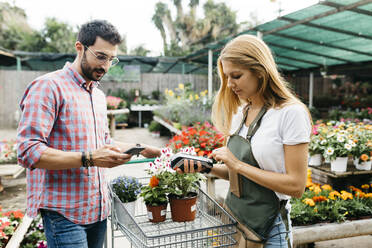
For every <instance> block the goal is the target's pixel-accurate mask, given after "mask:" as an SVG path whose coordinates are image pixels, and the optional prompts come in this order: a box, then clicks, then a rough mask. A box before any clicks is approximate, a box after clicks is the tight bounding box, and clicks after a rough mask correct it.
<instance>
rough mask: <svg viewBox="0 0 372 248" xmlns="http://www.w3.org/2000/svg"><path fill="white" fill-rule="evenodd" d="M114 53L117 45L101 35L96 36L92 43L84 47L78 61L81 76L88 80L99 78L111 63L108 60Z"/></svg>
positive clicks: (97, 79)
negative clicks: (79, 61)
mask: <svg viewBox="0 0 372 248" xmlns="http://www.w3.org/2000/svg"><path fill="white" fill-rule="evenodd" d="M116 54H117V45H112V44H111V43H109V42H108V41H105V40H104V39H102V38H101V37H97V39H96V42H95V43H94V45H92V46H89V47H85V51H84V53H83V57H82V59H81V63H80V67H81V71H82V73H83V77H84V78H85V79H87V80H89V81H99V80H101V79H102V77H103V76H104V75H105V74H106V73H107V71H108V69H109V68H110V66H111V64H112V62H111V61H110V60H112V58H114V57H115V56H116ZM102 58H103V59H102ZM105 58H106V59H105Z"/></svg>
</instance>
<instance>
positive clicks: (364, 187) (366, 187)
mask: <svg viewBox="0 0 372 248" xmlns="http://www.w3.org/2000/svg"><path fill="white" fill-rule="evenodd" d="M361 188H362V189H369V185H368V184H363V185H362V186H361Z"/></svg>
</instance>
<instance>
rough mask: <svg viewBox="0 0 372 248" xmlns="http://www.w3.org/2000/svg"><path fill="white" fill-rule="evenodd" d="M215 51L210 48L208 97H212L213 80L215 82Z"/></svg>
mask: <svg viewBox="0 0 372 248" xmlns="http://www.w3.org/2000/svg"><path fill="white" fill-rule="evenodd" d="M212 72H213V51H212V50H211V49H209V50H208V99H212V82H213V78H212V77H213V75H212Z"/></svg>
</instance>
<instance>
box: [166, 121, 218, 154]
mask: <svg viewBox="0 0 372 248" xmlns="http://www.w3.org/2000/svg"><path fill="white" fill-rule="evenodd" d="M223 141H224V136H223V134H222V133H220V132H218V131H217V129H216V128H215V127H213V126H212V125H211V124H210V123H209V122H204V123H203V124H200V123H196V124H195V125H194V126H192V127H188V128H184V129H183V130H182V133H181V134H180V135H175V136H174V137H173V138H172V139H171V140H169V146H170V147H171V148H172V149H173V150H174V151H176V152H177V151H179V150H180V149H181V148H184V147H189V146H191V147H194V149H195V152H196V154H197V155H198V156H208V155H209V154H210V153H211V152H212V151H213V150H214V149H216V148H219V147H221V146H223Z"/></svg>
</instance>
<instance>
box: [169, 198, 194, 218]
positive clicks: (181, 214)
mask: <svg viewBox="0 0 372 248" xmlns="http://www.w3.org/2000/svg"><path fill="white" fill-rule="evenodd" d="M197 198H198V195H197V194H196V193H194V192H192V193H190V194H189V196H188V197H187V198H177V196H175V195H170V196H169V202H170V207H171V213H172V220H173V221H176V222H184V221H193V220H194V219H195V216H196V200H197Z"/></svg>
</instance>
